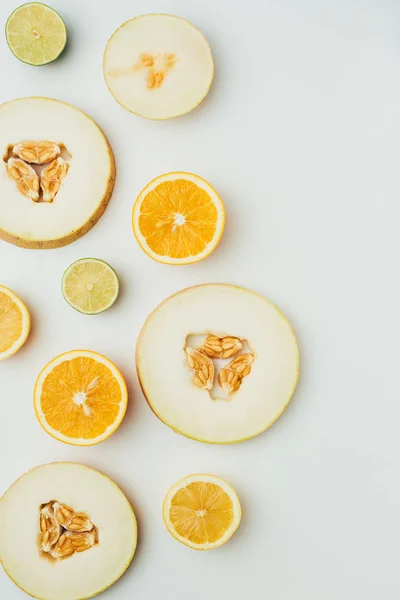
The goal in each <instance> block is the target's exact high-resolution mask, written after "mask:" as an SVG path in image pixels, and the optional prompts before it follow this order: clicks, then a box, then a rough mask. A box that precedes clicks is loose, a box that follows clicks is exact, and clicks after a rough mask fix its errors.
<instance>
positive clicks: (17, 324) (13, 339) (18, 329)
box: [0, 285, 31, 360]
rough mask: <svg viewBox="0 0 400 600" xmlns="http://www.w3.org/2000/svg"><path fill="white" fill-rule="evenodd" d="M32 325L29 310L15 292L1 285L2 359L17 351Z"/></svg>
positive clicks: (0, 348)
mask: <svg viewBox="0 0 400 600" xmlns="http://www.w3.org/2000/svg"><path fill="white" fill-rule="evenodd" d="M30 327H31V319H30V315H29V311H28V309H27V308H26V306H25V304H24V303H23V302H22V300H20V299H19V298H18V296H17V295H16V294H14V292H12V291H11V290H9V289H8V288H6V287H4V286H2V285H0V360H3V359H5V358H8V357H9V356H12V355H13V354H15V352H17V351H18V350H19V349H20V348H21V346H22V345H23V344H24V343H25V342H26V339H27V337H28V335H29V331H30Z"/></svg>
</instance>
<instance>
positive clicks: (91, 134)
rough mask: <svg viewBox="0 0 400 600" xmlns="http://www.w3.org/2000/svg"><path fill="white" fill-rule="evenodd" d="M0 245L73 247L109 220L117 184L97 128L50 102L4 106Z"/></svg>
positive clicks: (25, 101)
mask: <svg viewBox="0 0 400 600" xmlns="http://www.w3.org/2000/svg"><path fill="white" fill-rule="evenodd" d="M0 153H1V156H0V238H1V239H4V240H6V241H8V242H11V243H13V244H15V245H17V246H22V247H25V248H56V247H59V246H64V245H66V244H69V243H71V242H73V241H75V240H76V239H78V238H79V237H81V236H82V235H84V234H85V233H86V232H87V231H89V229H91V228H92V227H93V225H95V223H96V222H97V221H98V219H99V218H100V217H101V215H102V214H103V213H104V211H105V209H106V207H107V204H108V201H109V199H110V197H111V194H112V191H113V187H114V181H115V163H114V157H113V153H112V150H111V148H110V146H109V144H108V142H107V140H106V138H105V136H104V134H103V133H102V131H101V130H100V128H99V127H98V126H97V125H96V123H95V122H94V121H93V120H92V119H91V118H90V117H88V116H87V115H86V114H84V113H83V112H81V111H80V110H78V109H77V108H75V107H73V106H70V105H69V104H65V103H64V102H59V101H57V100H51V99H49V98H21V99H18V100H13V101H11V102H6V103H5V104H3V105H1V106H0Z"/></svg>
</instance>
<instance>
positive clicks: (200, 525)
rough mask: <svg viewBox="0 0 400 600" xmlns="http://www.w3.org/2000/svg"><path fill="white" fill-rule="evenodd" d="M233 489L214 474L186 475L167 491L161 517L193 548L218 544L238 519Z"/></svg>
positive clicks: (171, 531) (239, 510)
mask: <svg viewBox="0 0 400 600" xmlns="http://www.w3.org/2000/svg"><path fill="white" fill-rule="evenodd" d="M241 514H242V513H241V508H240V502H239V499H238V497H237V495H236V492H235V490H234V489H233V488H232V487H231V486H230V485H229V484H228V483H226V481H224V480H223V479H221V478H220V477H216V476H215V475H189V476H188V477H185V478H184V479H182V480H181V481H178V483H176V484H175V485H174V486H173V487H172V488H171V489H170V490H169V492H168V494H167V495H166V497H165V500H164V505H163V517H164V522H165V525H166V526H167V529H168V531H169V532H170V534H171V535H172V536H173V537H174V538H175V539H177V540H178V541H179V542H182V544H185V545H186V546H189V547H190V548H194V549H195V550H211V549H213V548H218V546H222V544H225V542H227V541H228V540H229V538H230V537H231V536H232V535H233V534H234V533H235V531H236V529H237V528H238V526H239V523H240V519H241Z"/></svg>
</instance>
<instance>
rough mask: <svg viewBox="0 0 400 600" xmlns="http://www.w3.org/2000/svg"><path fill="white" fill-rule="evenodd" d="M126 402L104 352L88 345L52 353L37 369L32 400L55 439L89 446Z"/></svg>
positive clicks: (108, 430) (109, 428) (105, 433)
mask: <svg viewBox="0 0 400 600" xmlns="http://www.w3.org/2000/svg"><path fill="white" fill-rule="evenodd" d="M127 402H128V392H127V389H126V384H125V381H124V379H123V377H122V375H121V373H120V372H119V370H118V369H117V367H116V366H115V365H114V364H113V363H112V362H111V361H109V360H108V359H107V358H105V357H104V356H102V355H101V354H97V353H96V352H92V351H90V350H73V351H71V352H67V353H65V354H61V355H60V356H57V357H56V358H55V359H54V360H52V361H51V362H50V363H48V364H47V365H46V366H45V367H44V369H43V370H42V371H41V373H40V374H39V377H38V378H37V380H36V384H35V389H34V404H35V412H36V416H37V418H38V420H39V423H40V424H41V426H42V427H43V429H44V430H45V431H47V433H49V434H50V435H51V436H53V437H54V438H56V439H57V440H59V441H61V442H65V443H67V444H73V445H75V446H91V445H93V444H98V443H99V442H102V441H103V440H105V439H106V438H108V437H109V436H110V435H111V434H112V433H114V431H115V430H116V429H117V428H118V427H119V425H120V424H121V421H122V419H123V418H124V415H125V411H126V407H127Z"/></svg>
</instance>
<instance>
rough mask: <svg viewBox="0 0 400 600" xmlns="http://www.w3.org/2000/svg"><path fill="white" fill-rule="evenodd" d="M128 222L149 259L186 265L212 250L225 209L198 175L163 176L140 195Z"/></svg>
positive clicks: (222, 227)
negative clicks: (131, 224)
mask: <svg viewBox="0 0 400 600" xmlns="http://www.w3.org/2000/svg"><path fill="white" fill-rule="evenodd" d="M132 222H133V231H134V233H135V236H136V239H137V241H138V242H139V244H140V246H141V247H142V249H143V250H144V251H145V252H146V254H148V255H149V256H150V257H151V258H153V259H154V260H157V261H158V262H161V263H167V264H170V265H186V264H189V263H193V262H197V261H199V260H201V259H203V258H205V257H206V256H208V255H209V254H210V253H211V252H212V251H213V250H214V249H215V247H216V246H217V244H218V242H219V241H220V239H221V236H222V233H223V230H224V225H225V209H224V205H223V203H222V200H221V198H220V197H219V196H218V194H217V192H216V191H215V190H214V188H212V187H211V185H210V184H209V183H207V181H205V180H204V179H202V178H201V177H199V176H198V175H193V174H192V173H166V174H165V175H160V176H159V177H157V178H156V179H154V180H153V181H151V182H150V183H149V184H148V185H147V186H146V187H145V188H144V190H142V191H141V192H140V194H139V196H138V197H137V199H136V202H135V204H134V207H133V216H132Z"/></svg>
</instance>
